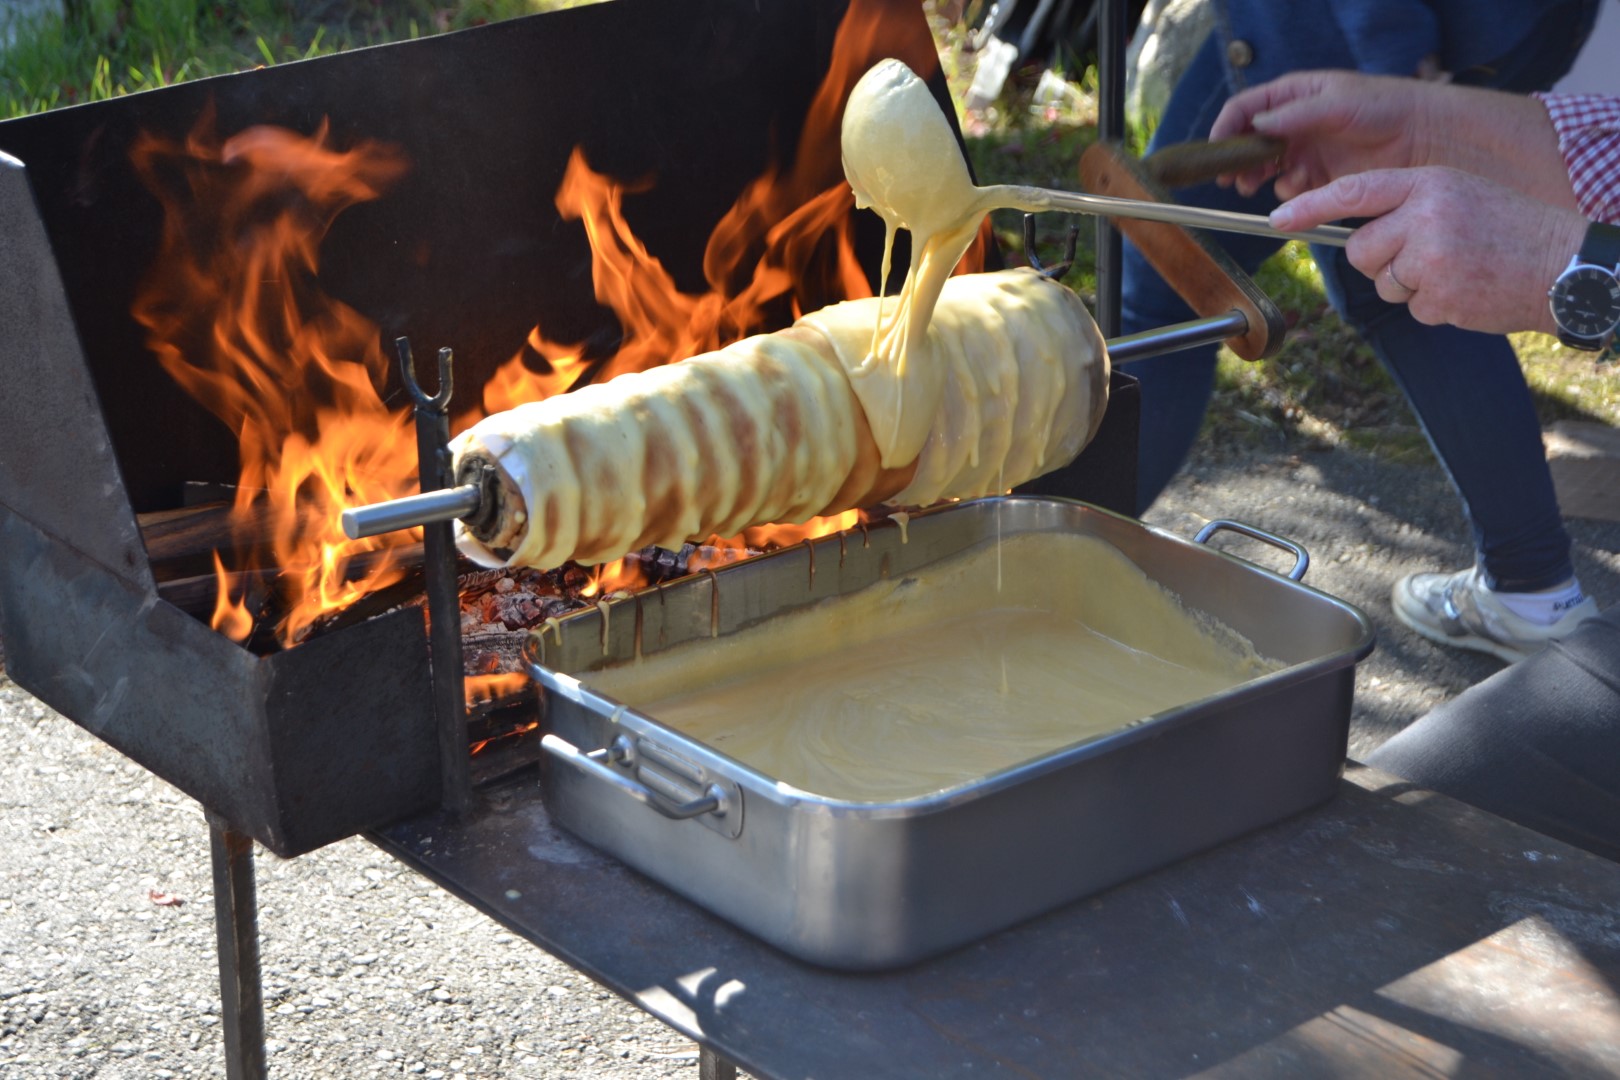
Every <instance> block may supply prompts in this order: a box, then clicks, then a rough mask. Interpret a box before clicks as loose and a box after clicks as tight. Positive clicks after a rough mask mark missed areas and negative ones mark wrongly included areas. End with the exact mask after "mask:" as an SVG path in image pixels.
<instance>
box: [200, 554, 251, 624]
mask: <svg viewBox="0 0 1620 1080" xmlns="http://www.w3.org/2000/svg"><path fill="white" fill-rule="evenodd" d="M214 577H215V578H216V579H217V580H218V581H219V598H218V599H217V600H216V601H215V602H214V617H213V618H212V619H211V620H209V625H210V626H212V627H213V628H214V629H215V630H218V631H219V632H220V633H222V634H224V635H225V636H226V637H228V638H230V639H231V640H232V641H246V640H247V639H248V636H249V635H250V634H252V633H253V613H252V612H251V611H249V610H248V606H247V603H246V601H245V600H240V599H238V600H232V599H231V576H230V574H229V573H228V572H227V571H226V569H225V563H224V561H223V560H222V559H221V558H220V557H219V552H217V551H216V552H214Z"/></svg>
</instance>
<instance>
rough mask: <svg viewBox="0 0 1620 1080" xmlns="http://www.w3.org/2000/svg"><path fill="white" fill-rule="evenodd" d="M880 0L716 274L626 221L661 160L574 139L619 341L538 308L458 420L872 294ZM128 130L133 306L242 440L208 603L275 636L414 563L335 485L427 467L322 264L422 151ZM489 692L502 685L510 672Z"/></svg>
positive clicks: (587, 579)
mask: <svg viewBox="0 0 1620 1080" xmlns="http://www.w3.org/2000/svg"><path fill="white" fill-rule="evenodd" d="M884 7H885V5H883V4H881V3H875V2H867V0H856V2H855V3H853V4H852V5H851V7H850V9H849V13H848V15H847V16H846V17H845V19H844V22H843V24H842V26H841V27H840V30H839V33H838V37H837V40H836V43H835V48H834V55H833V61H832V64H831V66H830V69H829V71H828V74H827V76H826V78H825V80H824V81H823V83H822V85H821V87H820V89H819V91H818V93H817V94H816V97H815V99H814V101H813V102H812V104H811V107H810V111H809V113H808V115H807V117H806V122H805V124H804V127H803V130H802V133H801V136H800V138H799V141H798V145H797V147H796V148H795V151H794V153H793V155H792V157H791V162H792V163H791V165H789V166H786V167H775V166H773V167H771V168H769V169H767V170H766V172H765V173H764V175H762V176H760V177H759V178H758V179H756V180H755V181H753V182H752V183H751V184H749V185H748V186H747V187H746V188H745V190H744V191H743V192H742V193H741V194H740V195H739V197H738V198H737V200H736V202H735V204H734V205H733V206H732V208H731V210H730V211H729V212H728V213H727V214H726V215H725V216H724V217H723V218H722V220H721V221H720V222H719V224H718V225H717V226H716V227H715V228H714V230H713V232H712V234H711V235H710V237H709V240H708V243H707V247H706V249H705V255H704V259H703V271H704V276H705V279H706V282H707V286H708V287H707V289H706V290H705V291H703V292H699V293H686V292H682V291H681V290H680V289H679V288H677V287H676V285H675V282H674V279H673V277H672V276H671V275H670V273H669V272H668V271H667V270H666V269H665V268H664V266H663V265H662V263H661V262H660V261H659V259H658V257H657V256H656V255H655V254H653V253H652V252H651V251H649V250H648V249H647V248H646V247H645V245H643V244H642V243H641V241H640V240H638V239H637V237H636V236H635V235H634V234H633V232H632V231H631V230H630V228H629V225H628V223H627V220H626V216H625V213H624V206H625V202H626V200H627V199H630V198H633V197H634V196H635V194H636V193H637V192H639V191H642V190H645V189H646V188H647V187H649V186H651V185H652V184H653V183H656V178H655V177H654V178H637V179H635V180H633V181H628V182H627V181H624V180H621V179H618V178H613V177H608V176H604V175H602V174H599V173H597V172H595V171H594V170H593V169H592V168H591V166H590V164H589V163H588V162H587V161H586V159H585V156H584V154H583V153H582V152H580V151H579V150H577V149H576V151H575V153H574V155H573V157H572V159H571V160H570V162H569V165H568V169H567V172H566V175H565V176H564V178H563V181H562V183H561V185H560V186H559V188H558V190H557V192H556V194H555V200H556V205H557V208H558V210H559V212H560V213H561V214H562V216H563V218H564V219H565V220H568V221H577V222H578V223H579V224H580V226H581V228H583V229H584V231H585V234H586V236H587V237H588V239H589V242H590V247H591V251H592V255H593V267H592V280H593V285H594V292H595V296H596V299H597V301H598V302H599V303H600V304H601V305H603V306H604V307H606V308H609V309H611V310H612V311H613V312H614V314H615V315H616V316H617V317H618V320H619V323H620V327H621V330H622V341H621V343H620V346H619V348H618V350H617V351H616V352H615V353H614V354H613V355H612V356H609V357H587V356H586V355H585V354H584V352H583V350H582V348H581V347H580V346H578V345H571V344H564V343H558V342H555V341H553V340H551V339H550V338H549V337H548V336H547V335H546V333H545V328H544V327H540V326H537V327H535V328H534V329H533V330H532V331H531V332H530V333H529V335H528V337H527V339H526V340H525V341H524V342H523V343H522V344H521V345H520V346H519V347H518V348H517V349H516V351H515V353H514V355H513V356H512V357H511V359H510V360H509V361H507V362H506V363H505V364H504V365H502V366H501V367H500V368H499V369H498V370H497V371H496V372H495V374H494V376H493V377H492V378H490V379H489V380H488V382H487V383H486V384H485V385H484V387H483V388H482V393H481V397H480V406H481V407H476V408H473V409H470V410H468V411H467V412H466V413H464V414H461V415H458V416H457V417H456V418H455V425H454V426H455V429H456V430H461V429H463V428H465V427H467V426H469V425H470V424H472V423H474V422H476V421H477V420H479V419H481V418H482V417H483V416H485V415H487V414H488V413H490V412H495V411H500V410H504V409H508V408H511V407H512V406H514V405H516V404H519V403H521V402H524V401H533V400H539V399H542V398H545V397H548V396H550V395H552V394H557V393H563V392H566V391H567V390H569V389H571V388H572V387H574V386H576V385H579V384H580V383H581V381H582V380H586V381H603V380H606V379H610V378H613V377H614V376H616V375H619V374H623V373H626V372H633V371H640V370H644V369H646V368H649V367H652V366H655V365H659V364H665V363H670V362H673V361H676V360H680V359H684V358H685V357H688V356H692V355H695V354H697V353H700V352H705V351H709V350H714V349H718V348H721V347H723V346H725V345H727V344H729V343H731V342H733V341H736V340H737V339H739V338H742V337H744V336H747V335H749V334H752V333H758V332H762V331H766V330H769V329H772V328H774V327H777V326H780V325H783V324H784V323H786V322H787V321H788V320H789V319H791V318H793V317H796V316H797V315H799V314H801V313H802V312H803V311H804V310H805V309H806V307H807V306H819V305H820V304H824V303H829V302H832V301H835V300H839V299H851V298H856V297H861V296H866V295H869V294H870V291H871V290H870V286H869V284H868V281H867V278H866V275H865V272H864V270H863V269H862V268H861V266H860V264H859V262H858V260H857V258H856V256H855V249H854V245H853V235H852V233H853V220H852V216H853V213H854V200H853V196H852V194H851V192H850V190H849V188H848V186H847V184H846V183H845V182H844V179H843V174H842V170H841V167H840V163H839V140H838V128H839V118H840V116H841V114H842V110H843V102H844V99H845V97H846V96H847V94H848V91H849V88H850V87H851V86H852V85H853V84H854V82H855V81H856V79H858V78H859V76H860V75H861V74H862V73H863V72H864V71H865V70H866V69H867V68H868V67H870V66H871V65H872V64H873V63H874V62H875V61H876V60H878V59H879V58H881V57H884V56H888V55H892V54H894V50H892V49H890V48H889V47H886V46H885V45H884V44H883V41H884V21H885V20H884V14H883V9H884ZM905 36H906V38H907V39H908V40H910V39H911V35H909V34H908V35H905ZM921 48H922V51H920V52H919V43H917V42H915V41H912V45H911V47H909V48H907V49H903V50H900V52H901V53H904V54H906V55H902V56H901V59H903V60H905V61H906V63H907V64H908V65H910V66H911V67H912V68H913V69H914V70H917V71H919V72H929V71H932V70H934V68H935V66H936V65H937V56H935V54H934V52H933V48H932V43H931V42H924V43H921ZM133 153H134V159H135V164H136V168H137V170H138V171H139V173H140V175H141V177H142V179H143V181H144V182H145V184H146V186H147V187H148V188H149V189H150V190H151V191H152V192H153V193H154V194H155V195H157V196H158V198H159V199H160V200H162V202H163V205H164V230H163V236H162V242H161V246H160V249H159V254H158V258H157V260H156V263H155V265H154V268H153V269H152V271H151V272H150V273H149V275H148V277H147V279H146V281H145V283H144V285H143V288H142V291H141V294H140V296H139V298H138V299H137V301H136V304H135V307H134V311H133V314H134V317H135V318H136V319H137V320H138V321H139V323H140V324H141V325H142V326H143V327H144V328H145V329H146V333H147V341H148V344H149V346H150V347H151V348H152V350H153V351H154V352H155V353H156V355H157V357H158V359H159V361H160V362H161V363H162V365H163V367H164V369H165V370H166V371H167V372H168V373H169V374H170V375H171V376H173V377H174V379H175V380H176V381H177V382H179V383H180V384H181V385H182V386H183V387H184V388H185V389H186V390H187V391H188V392H190V393H191V394H192V395H193V396H194V397H196V398H197V400H198V401H200V402H201V403H202V404H204V405H205V406H206V407H207V408H208V409H210V410H211V411H212V412H213V413H214V415H215V416H217V417H218V418H219V419H220V420H221V421H222V422H223V423H225V424H226V425H228V426H229V427H230V429H231V430H232V431H233V432H234V433H235V435H236V437H237V439H238V442H239V446H240V456H241V474H240V477H239V481H238V487H237V489H236V494H235V501H234V505H233V507H232V532H233V541H234V542H233V543H232V545H231V547H230V548H229V549H227V550H221V551H218V552H216V553H215V557H214V568H215V574H216V577H217V580H218V589H219V593H218V601H217V603H216V605H215V607H214V614H213V618H212V621H211V622H212V625H213V626H214V627H215V628H216V629H217V630H219V631H220V632H221V633H224V634H226V635H227V636H229V637H231V638H232V639H233V640H237V641H243V640H246V639H247V638H248V637H249V635H250V634H252V633H253V632H254V628H255V622H256V621H258V620H260V619H263V618H266V617H269V618H272V619H273V620H274V628H273V629H274V636H275V638H276V639H277V640H278V641H279V642H280V643H281V644H282V645H283V646H290V645H293V644H295V643H297V642H298V641H300V640H302V639H303V638H304V637H305V636H307V634H308V633H309V632H310V631H311V629H312V628H313V627H315V626H317V625H318V624H319V623H320V622H321V621H322V620H323V619H327V618H329V617H330V616H331V613H333V612H336V611H339V610H341V609H345V608H347V607H348V606H349V605H351V604H353V603H354V602H355V601H356V600H358V599H359V598H361V597H365V596H368V595H371V594H375V593H377V592H378V590H382V589H386V588H388V587H389V586H391V585H394V584H396V583H397V582H399V581H400V580H401V579H402V578H404V577H405V576H406V575H407V573H408V572H409V569H410V564H411V561H412V560H413V559H414V558H416V556H415V551H416V548H415V546H414V545H415V544H417V543H418V542H419V541H420V535H419V534H417V535H414V536H413V535H409V534H402V533H396V534H390V535H385V536H380V537H374V538H369V539H363V540H350V539H348V538H347V537H346V536H344V535H343V533H342V532H341V530H340V528H339V525H338V520H339V514H340V511H341V510H342V509H343V508H344V507H348V506H353V505H357V504H361V503H372V502H379V501H383V500H387V499H391V498H396V497H399V496H402V495H406V494H410V493H413V492H414V491H415V490H416V479H415V473H416V449H415V443H414V438H413V434H412V431H411V428H410V420H409V411H408V409H404V408H391V407H389V406H388V405H387V404H385V403H384V401H383V398H382V391H383V388H384V386H385V384H386V382H387V373H388V366H389V362H390V361H389V359H388V357H387V355H386V354H385V353H384V351H383V349H382V347H381V335H380V332H379V329H378V327H377V326H376V325H375V324H374V323H372V322H371V321H370V320H368V319H367V318H366V317H365V316H363V315H362V314H360V313H359V312H358V311H355V310H354V309H352V308H350V307H348V306H347V305H345V304H343V303H341V302H339V301H337V300H336V299H334V298H333V297H331V296H329V295H327V294H326V293H325V292H324V291H323V290H322V289H321V287H320V281H319V277H320V248H321V242H322V239H323V238H324V236H325V235H326V233H327V231H328V230H329V229H330V227H331V225H332V223H333V221H334V220H335V219H336V218H337V216H338V215H339V214H341V213H342V212H343V211H344V210H346V209H348V208H349V207H352V206H354V205H356V204H359V203H364V202H367V201H370V200H374V199H378V198H384V197H386V193H387V191H388V189H389V187H390V185H392V184H393V183H394V182H396V181H397V180H398V179H399V178H400V177H401V176H403V175H404V174H405V172H406V170H407V168H408V163H407V162H406V161H405V160H404V158H403V155H402V154H401V153H400V152H399V151H398V150H397V149H395V148H392V147H389V146H387V145H384V144H381V143H378V142H372V141H361V142H358V143H355V144H354V145H352V146H349V147H346V148H340V147H338V146H335V145H333V140H332V138H331V136H330V134H329V132H328V129H327V128H326V126H325V125H323V126H322V127H321V128H320V129H319V130H317V131H316V132H315V133H314V134H312V135H307V136H306V135H301V134H298V133H296V132H292V131H288V130H285V129H281V128H273V127H253V128H249V129H247V130H244V131H242V132H239V133H237V134H235V135H231V136H229V137H223V138H222V137H220V136H218V135H217V134H216V133H215V132H214V130H213V122H212V119H211V118H205V119H204V120H203V122H202V123H200V124H199V125H198V127H197V128H196V130H195V131H194V132H193V133H192V135H191V136H190V137H189V138H187V139H185V140H184V141H175V140H167V139H163V138H158V137H155V136H147V137H143V138H142V139H140V140H139V141H138V142H137V144H136V146H135V149H134V152H133ZM982 244H983V237H982V235H981V242H980V245H978V246H976V249H975V251H974V252H970V256H969V258H968V259H967V260H965V261H964V265H963V267H962V268H960V269H961V270H970V269H973V270H976V269H979V268H980V267H981V266H982ZM959 272H960V271H959ZM857 520H858V518H857V515H856V513H855V512H853V511H852V512H851V513H849V514H845V515H840V516H838V517H836V518H829V519H818V520H816V521H812V522H809V523H806V524H804V525H795V526H767V527H764V528H760V529H750V530H748V532H747V533H746V534H745V535H743V536H741V537H736V538H730V539H722V538H719V537H711V538H708V540H707V541H706V543H705V544H704V545H703V546H702V547H693V550H692V551H691V552H690V553H687V555H686V557H685V559H684V561H683V562H682V563H681V565H680V567H679V570H678V571H677V572H681V573H685V572H692V571H694V570H697V569H700V568H702V567H704V566H707V565H713V564H714V563H718V562H725V561H732V559H734V558H736V557H742V556H744V555H746V554H748V553H751V552H757V551H760V550H764V549H767V548H769V547H772V546H780V545H782V544H791V543H796V542H799V541H800V540H803V539H806V538H811V537H815V536H820V535H824V534H826V533H829V532H833V531H836V530H838V529H842V528H847V527H850V526H852V525H853V524H855V522H856V521H857ZM266 530H268V537H267V536H266ZM266 540H268V542H266ZM689 547H692V545H689ZM647 566H648V564H647V560H646V558H639V557H632V558H628V559H624V560H620V561H619V562H617V563H613V564H610V565H607V566H602V567H597V568H595V569H594V570H588V571H584V570H578V569H574V570H568V569H564V570H563V571H561V572H559V573H553V574H549V575H535V576H533V577H523V576H521V575H517V574H507V575H505V576H504V577H500V578H497V579H490V580H489V581H482V580H479V581H474V582H471V583H469V581H467V580H464V583H463V584H464V586H465V588H464V596H463V612H464V616H463V621H464V627H463V629H464V631H470V633H471V635H472V636H471V638H470V639H469V640H470V641H472V640H474V639H476V637H477V635H478V629H477V628H478V626H490V625H493V624H496V623H499V624H500V625H501V626H503V627H505V628H507V629H508V630H510V629H512V628H514V627H513V622H514V621H519V622H520V623H521V624H522V625H525V626H532V625H535V624H536V623H537V622H543V621H544V619H546V618H549V617H554V616H555V615H557V614H559V613H560V612H561V611H566V610H569V609H570V608H572V607H577V606H579V605H580V603H581V602H582V600H583V599H585V598H590V597H596V596H601V595H608V594H611V593H614V592H619V591H625V590H630V589H634V588H637V587H639V586H641V585H643V584H646V583H647V582H648V581H649V580H650V575H649V574H648V570H647ZM525 573H532V572H525ZM660 573H663V576H668V573H667V572H664V571H660ZM654 576H655V575H654ZM468 578H469V579H472V578H478V575H468ZM541 578H544V579H546V580H545V581H544V582H542V581H541ZM499 581H505V582H506V583H507V585H506V586H505V587H502V586H500V585H499V584H498V582H499ZM265 582H271V583H272V584H271V586H270V587H271V588H272V589H273V591H274V594H275V603H273V604H269V605H265V604H264V603H263V600H264V597H263V596H262V595H260V594H259V591H260V590H262V589H263V588H264V583H265ZM514 594H521V596H518V595H514ZM524 598H527V599H526V600H525V599H524ZM264 611H268V612H271V613H272V614H270V615H268V616H266V615H265V614H263V612H264ZM469 613H476V619H475V620H474V623H475V625H472V626H469V625H467V623H468V615H469ZM519 615H521V619H518V618H517V616H519ZM468 667H469V671H478V670H479V668H478V667H477V666H475V665H474V664H473V663H469V665H468ZM502 677H505V676H502ZM469 692H473V691H472V690H471V688H470V691H469ZM476 692H477V693H480V694H482V693H488V694H491V695H494V696H498V695H499V693H500V687H499V686H498V685H496V684H493V683H492V684H490V685H489V686H481V687H480V688H479V689H478V690H477V691H476Z"/></svg>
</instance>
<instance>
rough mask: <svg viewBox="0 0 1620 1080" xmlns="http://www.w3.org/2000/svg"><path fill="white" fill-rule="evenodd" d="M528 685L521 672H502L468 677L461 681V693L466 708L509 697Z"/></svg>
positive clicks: (527, 680)
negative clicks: (465, 700)
mask: <svg viewBox="0 0 1620 1080" xmlns="http://www.w3.org/2000/svg"><path fill="white" fill-rule="evenodd" d="M527 685H529V676H528V675H527V674H525V673H524V672H521V671H504V672H499V673H497V674H494V675H468V676H467V677H466V678H465V679H463V680H462V691H463V693H464V694H465V695H466V698H467V708H469V709H471V708H473V707H474V706H476V705H483V704H485V703H486V702H490V701H496V700H499V699H500V698H503V697H511V696H512V695H513V694H516V693H517V692H518V691H519V690H522V689H523V688H524V687H525V686H527Z"/></svg>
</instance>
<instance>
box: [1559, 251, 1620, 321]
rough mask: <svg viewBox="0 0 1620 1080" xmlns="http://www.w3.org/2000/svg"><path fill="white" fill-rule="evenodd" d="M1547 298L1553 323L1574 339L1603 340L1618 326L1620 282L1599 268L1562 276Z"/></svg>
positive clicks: (1587, 268) (1619, 318) (1581, 269)
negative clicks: (1574, 337) (1550, 303)
mask: <svg viewBox="0 0 1620 1080" xmlns="http://www.w3.org/2000/svg"><path fill="white" fill-rule="evenodd" d="M1548 298H1549V299H1550V300H1551V301H1552V314H1553V319H1554V320H1555V321H1556V322H1557V323H1558V325H1559V326H1560V327H1561V328H1563V330H1564V331H1565V332H1567V333H1570V334H1574V335H1575V336H1577V337H1583V338H1601V337H1605V336H1607V335H1608V334H1609V333H1611V332H1612V331H1613V330H1614V328H1615V326H1616V324H1620V280H1616V278H1615V276H1614V275H1613V274H1612V273H1610V272H1609V271H1607V270H1605V269H1603V268H1602V267H1598V266H1578V267H1576V268H1575V269H1573V270H1570V271H1569V272H1568V273H1565V274H1563V275H1561V276H1560V277H1559V278H1558V282H1557V284H1555V285H1554V286H1553V287H1552V292H1551V293H1550V294H1549V297H1548Z"/></svg>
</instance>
